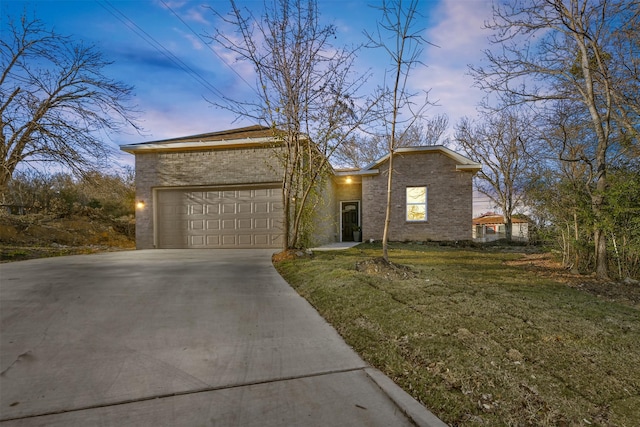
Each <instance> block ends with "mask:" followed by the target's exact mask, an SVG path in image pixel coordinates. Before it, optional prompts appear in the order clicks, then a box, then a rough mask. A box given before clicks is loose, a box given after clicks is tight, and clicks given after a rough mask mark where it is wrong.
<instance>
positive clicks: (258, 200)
mask: <svg viewBox="0 0 640 427" xmlns="http://www.w3.org/2000/svg"><path fill="white" fill-rule="evenodd" d="M156 196H157V198H156V201H157V221H158V223H157V228H156V230H157V236H158V247H160V248H277V247H281V246H282V223H283V221H282V215H283V212H282V190H281V189H280V188H243V189H215V188H208V189H197V190H194V189H171V190H158V191H157V193H156Z"/></svg>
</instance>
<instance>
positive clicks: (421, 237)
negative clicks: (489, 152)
mask: <svg viewBox="0 0 640 427" xmlns="http://www.w3.org/2000/svg"><path fill="white" fill-rule="evenodd" d="M121 149H122V150H124V151H126V152H129V153H132V154H134V155H135V157H136V159H135V162H136V201H137V206H138V208H137V210H136V245H137V247H138V249H149V248H224V247H235V248H279V247H282V245H283V242H282V238H283V235H282V224H283V220H282V219H283V210H282V174H281V167H280V166H279V164H278V161H277V159H276V156H274V150H281V149H282V148H281V147H280V146H278V145H277V144H274V139H273V138H272V131H271V129H269V128H266V127H261V126H252V127H247V128H241V129H233V130H228V131H222V132H214V133H208V134H202V135H194V136H188V137H182V138H175V139H167V140H162V141H153V142H145V143H140V144H131V145H126V146H122V147H121ZM387 160H388V156H385V157H383V158H381V159H380V160H378V161H376V162H374V163H373V164H371V165H369V166H367V167H365V168H363V169H348V170H347V169H343V170H335V171H333V175H332V177H331V180H330V182H328V183H326V185H324V186H322V188H323V189H324V190H323V191H322V194H321V195H320V196H321V197H320V198H319V200H318V205H317V207H316V208H315V209H314V212H315V218H314V221H313V222H314V226H315V227H314V230H313V235H312V236H311V239H312V243H313V244H316V245H320V244H326V243H331V242H340V241H354V240H356V241H360V240H369V239H374V240H380V239H382V232H383V227H384V216H385V206H386V194H387V177H388V175H387V171H388V161H387ZM480 168H481V165H480V164H478V163H475V162H473V161H471V160H469V159H467V158H466V157H463V156H461V155H459V154H457V153H455V152H453V151H451V150H449V149H447V148H445V147H442V146H426V147H407V148H401V149H399V150H397V155H396V156H395V157H394V170H395V172H394V176H393V178H394V179H393V191H392V196H393V200H392V213H391V228H390V234H389V240H391V241H427V240H434V241H452V240H470V239H471V237H472V236H471V234H472V233H471V230H469V221H470V220H471V218H472V178H473V175H474V174H475V173H476V172H477V171H479V170H480ZM354 232H355V233H354Z"/></svg>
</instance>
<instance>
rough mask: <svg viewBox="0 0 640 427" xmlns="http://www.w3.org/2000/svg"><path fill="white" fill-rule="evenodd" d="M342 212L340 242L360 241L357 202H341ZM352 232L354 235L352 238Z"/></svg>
mask: <svg viewBox="0 0 640 427" xmlns="http://www.w3.org/2000/svg"><path fill="white" fill-rule="evenodd" d="M340 205H341V208H342V209H341V210H342V241H343V242H359V241H360V212H359V207H360V203H359V202H341V203H340ZM354 232H355V233H356V235H355V236H354Z"/></svg>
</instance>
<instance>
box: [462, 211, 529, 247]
mask: <svg viewBox="0 0 640 427" xmlns="http://www.w3.org/2000/svg"><path fill="white" fill-rule="evenodd" d="M472 233H473V239H474V240H476V241H478V242H492V241H494V240H499V239H505V238H506V237H507V235H506V226H505V223H504V216H502V215H499V214H496V213H493V212H489V213H486V214H483V215H480V216H479V217H476V218H474V219H473V228H472ZM511 238H512V240H519V241H523V242H526V241H528V240H529V222H528V221H527V220H526V219H522V218H518V217H512V218H511Z"/></svg>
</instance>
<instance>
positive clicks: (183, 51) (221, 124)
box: [0, 0, 491, 164]
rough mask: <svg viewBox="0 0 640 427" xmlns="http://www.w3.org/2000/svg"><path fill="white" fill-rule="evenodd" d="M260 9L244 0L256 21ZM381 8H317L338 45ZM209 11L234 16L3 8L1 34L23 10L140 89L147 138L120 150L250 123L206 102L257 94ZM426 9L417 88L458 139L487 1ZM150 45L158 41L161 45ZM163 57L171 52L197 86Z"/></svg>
mask: <svg viewBox="0 0 640 427" xmlns="http://www.w3.org/2000/svg"><path fill="white" fill-rule="evenodd" d="M263 3H264V2H263V0H237V4H238V5H240V6H241V7H247V8H249V9H251V10H252V11H254V13H255V14H256V15H259V10H260V9H261V8H262V5H263ZM379 3H380V2H379V1H374V0H370V1H367V0H318V5H319V9H320V13H321V19H322V20H323V21H325V22H327V23H333V24H334V25H336V27H337V37H336V40H335V43H336V45H342V44H359V43H363V42H364V41H365V38H364V35H363V31H364V30H368V31H369V32H372V31H373V30H374V29H375V25H376V20H377V19H379V16H380V12H379V11H378V10H376V9H375V8H372V7H368V6H367V4H373V5H376V4H379ZM204 5H206V6H209V7H211V8H215V9H216V10H217V11H219V12H223V13H224V12H226V11H228V10H229V4H228V2H227V1H225V0H215V1H211V0H209V1H206V0H201V1H190V0H135V1H132V0H107V1H104V0H99V1H88V0H76V1H66V0H35V1H33V0H32V1H17V0H2V1H1V2H0V11H1V16H0V26H4V25H5V24H4V22H5V21H6V19H7V16H8V15H11V16H19V15H20V14H22V13H23V12H24V11H26V12H27V14H28V16H36V17H37V18H38V19H40V20H42V21H44V22H45V24H47V25H48V26H51V27H53V28H54V29H55V30H56V31H57V32H58V33H60V34H63V35H69V36H72V37H73V38H74V39H77V40H82V41H84V42H87V43H93V44H95V45H97V47H98V48H99V49H100V50H101V51H102V52H103V53H104V54H105V56H106V57H107V58H108V59H110V60H112V61H114V64H113V65H112V66H111V67H110V68H109V69H108V70H106V72H107V74H108V75H109V76H110V77H112V78H115V79H118V80H121V81H123V82H124V83H127V84H129V85H132V86H134V87H135V95H136V96H135V100H134V101H135V103H136V104H137V105H138V108H139V109H140V110H141V112H142V114H141V116H140V118H141V125H142V127H143V128H144V130H145V133H144V135H139V134H137V133H135V132H133V131H130V132H128V133H122V134H118V135H113V136H112V137H113V141H114V143H116V144H119V145H122V144H131V143H136V142H143V141H149V140H157V139H163V138H170V137H178V136H184V135H190V134H196V133H204V132H211V131H217V130H224V129H229V128H232V127H240V126H245V125H250V124H253V123H250V122H247V121H243V120H238V121H235V122H234V120H235V119H236V117H235V116H234V115H232V114H231V113H229V112H228V111H225V110H221V109H217V108H215V107H213V106H212V105H211V104H210V103H209V102H207V101H206V100H205V98H209V99H215V98H216V97H217V95H216V92H217V91H221V92H224V93H231V94H233V96H232V97H233V98H236V97H240V98H241V99H246V98H247V97H249V96H250V93H251V89H250V88H249V86H248V85H247V83H246V82H244V81H243V80H242V79H240V77H239V76H238V74H240V75H242V76H243V78H244V79H245V80H246V81H248V82H249V83H252V82H253V78H252V73H251V69H250V68H248V67H247V66H246V65H243V64H238V63H235V62H234V58H233V57H232V56H231V55H229V54H228V52H224V51H221V50H220V48H219V47H218V46H212V45H206V44H205V43H203V41H202V40H201V39H200V38H199V37H198V36H200V35H203V34H205V33H212V32H213V30H214V28H216V25H220V23H219V21H218V20H217V18H216V17H215V15H214V14H213V13H212V12H211V10H208V9H207V8H206V7H205V6H204ZM420 11H421V14H422V15H423V18H422V25H421V27H424V28H425V33H424V37H425V39H427V40H428V41H429V42H431V43H433V44H434V45H437V46H438V47H433V46H425V49H424V52H423V57H422V58H421V60H422V62H423V63H424V64H425V65H426V66H425V67H420V68H418V69H415V70H414V71H413V74H412V77H411V80H410V85H411V88H412V89H413V90H416V91H417V90H430V99H431V100H433V101H438V106H434V107H431V109H430V110H429V111H428V114H429V115H437V114H447V115H448V116H449V121H450V129H449V132H450V133H451V132H453V126H454V125H455V123H456V122H457V121H458V120H459V119H460V118H461V117H463V116H465V115H466V116H474V115H475V108H476V104H477V103H478V102H479V101H480V99H481V97H482V93H481V92H480V91H479V90H477V89H475V88H473V87H472V83H473V81H472V79H471V78H470V77H469V76H468V75H467V74H466V73H467V72H468V71H467V64H471V63H472V64H477V63H479V62H480V61H481V60H482V57H483V54H482V50H483V49H485V48H487V47H488V43H487V37H488V34H487V33H486V31H484V30H483V29H482V25H483V23H484V21H485V20H487V19H489V18H490V16H491V5H490V0H421V3H420ZM174 12H175V13H174ZM176 15H178V16H176ZM134 30H135V31H134ZM145 38H146V39H147V40H149V39H153V43H154V44H155V47H154V46H152V45H151V44H149V42H148V41H147V40H145ZM158 49H166V50H167V51H169V52H171V54H172V55H174V56H175V57H176V58H179V60H180V61H182V62H183V63H184V64H186V66H188V68H190V69H191V70H193V71H194V72H195V73H196V74H197V78H194V77H193V76H192V75H190V74H189V73H187V72H186V71H185V70H184V69H183V68H182V67H181V66H179V65H177V64H176V62H175V61H172V60H170V59H168V58H167V56H165V55H164V54H163V53H161V52H160V51H159V50H158ZM357 65H358V67H359V68H360V69H361V70H363V71H364V70H367V69H371V70H372V71H373V76H372V78H371V80H370V82H369V83H370V87H371V88H374V87H375V86H376V85H378V84H381V83H382V78H383V76H384V70H385V68H386V67H387V58H386V57H385V56H384V54H382V53H379V52H375V51H373V50H366V51H363V52H361V54H360V55H359V57H358V61H357ZM234 71H235V72H234ZM201 80H204V81H205V82H204V83H203V82H202V81H201ZM122 161H123V162H125V163H130V164H131V163H132V162H133V159H132V157H131V158H129V157H127V155H126V154H124V153H123V157H122Z"/></svg>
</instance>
